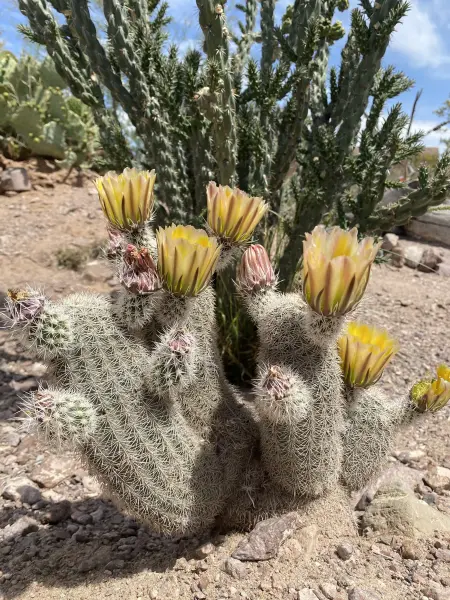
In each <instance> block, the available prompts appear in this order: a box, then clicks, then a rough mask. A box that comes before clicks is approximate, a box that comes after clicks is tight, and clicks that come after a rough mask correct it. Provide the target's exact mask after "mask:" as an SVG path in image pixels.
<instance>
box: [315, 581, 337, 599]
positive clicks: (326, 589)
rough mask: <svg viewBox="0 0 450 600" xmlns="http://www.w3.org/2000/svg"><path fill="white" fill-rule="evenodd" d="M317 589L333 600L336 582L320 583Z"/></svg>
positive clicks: (335, 592) (335, 593)
mask: <svg viewBox="0 0 450 600" xmlns="http://www.w3.org/2000/svg"><path fill="white" fill-rule="evenodd" d="M319 590H320V591H321V592H322V594H323V595H324V596H325V598H327V599H328V600H334V599H335V598H336V596H337V593H338V591H337V588H336V584H335V583H329V582H325V583H321V584H320V585H319Z"/></svg>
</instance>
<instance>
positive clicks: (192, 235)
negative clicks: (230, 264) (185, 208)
mask: <svg viewBox="0 0 450 600" xmlns="http://www.w3.org/2000/svg"><path fill="white" fill-rule="evenodd" d="M156 243H157V246H158V270H159V274H160V276H161V279H162V280H163V281H164V283H165V286H166V288H167V289H168V290H169V291H170V292H172V293H173V294H176V295H180V296H197V294H199V293H200V292H201V291H202V290H204V289H205V287H206V286H207V285H208V283H209V281H210V279H211V277H212V274H213V273H214V270H215V268H216V264H217V260H218V258H219V254H220V248H221V247H220V246H219V244H218V243H217V240H216V239H215V238H212V237H209V236H208V234H207V233H206V231H204V230H203V229H195V228H194V227H192V226H191V225H171V226H170V227H166V228H164V229H163V228H162V227H160V228H159V230H158V232H157V234H156Z"/></svg>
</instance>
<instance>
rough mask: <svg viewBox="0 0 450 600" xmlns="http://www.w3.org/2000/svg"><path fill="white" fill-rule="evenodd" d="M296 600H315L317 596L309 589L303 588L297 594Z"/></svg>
mask: <svg viewBox="0 0 450 600" xmlns="http://www.w3.org/2000/svg"><path fill="white" fill-rule="evenodd" d="M298 600H317V596H316V594H315V593H314V592H313V591H312V590H310V589H309V588H303V589H302V590H300V591H299V593H298Z"/></svg>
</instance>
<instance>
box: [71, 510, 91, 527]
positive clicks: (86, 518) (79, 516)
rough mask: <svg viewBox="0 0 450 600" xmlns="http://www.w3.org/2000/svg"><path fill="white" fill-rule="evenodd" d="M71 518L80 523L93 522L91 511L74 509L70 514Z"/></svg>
mask: <svg viewBox="0 0 450 600" xmlns="http://www.w3.org/2000/svg"><path fill="white" fill-rule="evenodd" d="M70 518H71V519H72V521H75V523H79V524H80V525H88V524H89V523H92V516H91V515H90V514H89V513H83V512H80V511H78V510H75V511H73V513H72V514H71V515H70Z"/></svg>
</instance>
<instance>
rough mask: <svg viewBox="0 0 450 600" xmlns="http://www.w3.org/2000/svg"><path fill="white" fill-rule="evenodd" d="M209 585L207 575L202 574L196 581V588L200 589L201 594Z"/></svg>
mask: <svg viewBox="0 0 450 600" xmlns="http://www.w3.org/2000/svg"><path fill="white" fill-rule="evenodd" d="M210 583H211V581H210V580H209V576H208V574H207V573H203V575H200V577H199V579H198V587H199V588H200V589H201V591H202V592H205V591H206V589H207V588H208V585H209V584H210Z"/></svg>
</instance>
